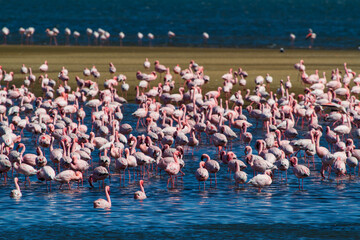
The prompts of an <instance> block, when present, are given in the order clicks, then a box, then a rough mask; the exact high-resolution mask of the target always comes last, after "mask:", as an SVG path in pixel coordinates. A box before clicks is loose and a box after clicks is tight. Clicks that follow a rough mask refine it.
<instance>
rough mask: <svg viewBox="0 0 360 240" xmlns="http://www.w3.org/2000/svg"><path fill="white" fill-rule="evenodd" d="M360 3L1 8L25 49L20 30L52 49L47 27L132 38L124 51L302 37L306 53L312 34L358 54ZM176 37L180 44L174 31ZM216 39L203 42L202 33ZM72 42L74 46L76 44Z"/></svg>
mask: <svg viewBox="0 0 360 240" xmlns="http://www.w3.org/2000/svg"><path fill="white" fill-rule="evenodd" d="M359 6H360V1H359V0H317V1H313V0H302V1H295V0H253V1H246V0H225V1H215V0H207V1H189V0H184V1H180V2H179V1H175V0H169V1H159V0H154V1H117V0H107V1H96V0H87V1H84V0H78V1H71V0H63V1H42V0H32V1H31V2H29V1H25V0H19V1H1V9H2V13H1V14H0V22H1V25H2V26H7V27H8V28H9V29H10V31H11V35H10V37H9V39H8V43H9V44H19V43H20V36H19V34H18V29H19V27H24V28H27V27H30V26H32V27H35V29H36V30H35V35H34V43H35V44H48V39H47V37H46V34H45V29H46V28H50V29H51V28H53V27H57V28H58V29H59V30H60V35H59V40H58V42H59V44H64V43H65V37H64V34H63V31H64V29H65V28H66V27H69V28H70V29H71V30H72V31H75V30H76V31H78V32H80V34H81V37H80V39H79V43H80V44H82V45H87V43H88V39H87V36H86V33H85V30H86V28H87V27H89V28H92V29H93V30H96V29H98V28H102V29H104V30H106V31H108V32H109V33H110V34H111V37H110V45H119V38H118V34H119V32H120V31H123V32H124V33H125V34H126V37H125V39H124V45H128V46H129V45H131V46H133V45H137V44H138V41H137V37H136V34H137V32H142V33H143V34H144V36H145V37H144V39H143V41H142V45H143V46H148V45H149V41H148V39H147V37H146V35H147V34H148V33H149V32H151V33H153V34H154V35H155V39H154V40H153V41H152V43H151V44H152V45H153V46H167V45H172V46H208V47H261V48H277V47H290V46H291V43H290V40H289V34H290V33H294V34H295V35H296V36H297V38H296V40H295V42H294V47H298V48H305V47H308V46H309V42H308V41H307V40H305V35H306V34H307V33H308V28H312V29H313V30H314V32H315V33H316V34H317V39H316V40H315V42H314V47H315V48H348V49H351V48H357V46H358V45H359V43H360V41H359V38H360V29H359V27H358V26H359V25H360V19H359V17H358V9H359ZM169 30H171V31H173V32H174V33H175V34H176V37H175V38H174V39H173V40H172V42H169V41H168V38H167V32H168V31H169ZM203 32H208V33H209V35H210V39H209V40H208V41H207V43H204V42H203V39H202V33H203ZM74 43H75V42H74V39H73V38H71V44H74Z"/></svg>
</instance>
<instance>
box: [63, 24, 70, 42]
mask: <svg viewBox="0 0 360 240" xmlns="http://www.w3.org/2000/svg"><path fill="white" fill-rule="evenodd" d="M64 34H65V38H66V42H65V44H66V45H69V44H70V35H71V30H70V28H65V31H64Z"/></svg>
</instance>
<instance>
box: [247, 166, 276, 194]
mask: <svg viewBox="0 0 360 240" xmlns="http://www.w3.org/2000/svg"><path fill="white" fill-rule="evenodd" d="M271 175H272V172H271V170H266V171H265V173H263V174H258V175H256V176H255V177H253V178H252V179H250V181H249V182H248V183H249V184H252V185H253V186H254V187H257V188H259V193H260V192H261V188H264V187H266V186H270V185H271V183H272V179H271Z"/></svg>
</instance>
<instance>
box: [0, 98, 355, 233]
mask: <svg viewBox="0 0 360 240" xmlns="http://www.w3.org/2000/svg"><path fill="white" fill-rule="evenodd" d="M136 107H137V106H136V105H134V104H126V105H124V111H123V113H124V120H123V123H125V122H127V123H130V124H131V125H133V127H135V126H136V125H135V124H136V121H135V119H133V118H132V117H131V113H132V112H133V111H134V110H135V109H136ZM87 110H89V109H87ZM87 118H89V114H88V116H87ZM86 120H87V121H86ZM86 120H85V122H90V119H86ZM250 121H252V120H250ZM252 123H253V124H254V126H253V127H251V128H250V129H249V130H250V132H252V134H253V136H259V137H260V136H262V134H263V130H262V128H261V124H259V127H258V128H255V125H256V123H255V122H254V121H252ZM89 129H91V128H89ZM140 132H143V131H141V129H140ZM134 135H137V133H134ZM203 137H204V138H203V141H204V142H203V143H202V144H201V145H200V147H198V148H197V149H196V151H195V152H194V155H193V156H192V154H191V150H190V151H188V152H186V154H185V157H184V159H185V162H186V166H185V168H184V169H183V171H184V172H185V174H186V175H185V176H184V177H183V180H181V179H180V178H179V181H178V183H177V185H176V186H175V188H174V189H171V188H167V187H166V182H167V177H166V176H164V174H162V176H161V177H159V176H156V177H155V176H153V177H151V178H150V179H148V178H147V177H146V178H145V191H146V194H147V196H148V198H147V199H146V200H144V201H136V200H134V199H133V194H134V192H135V191H137V190H139V186H138V182H133V181H131V182H128V178H127V177H126V180H127V181H126V184H125V186H121V187H120V184H119V175H117V174H114V175H113V176H112V178H111V182H109V180H108V179H107V180H106V184H109V185H110V186H111V199H112V208H111V209H110V210H99V209H94V208H93V201H94V200H96V199H98V198H105V194H104V190H103V189H100V190H99V188H98V185H97V183H95V188H94V189H91V188H89V185H88V183H87V182H86V181H84V185H83V186H82V187H80V188H79V189H77V188H76V186H77V184H75V183H74V184H73V186H72V187H73V189H72V190H67V189H65V190H58V187H59V184H57V183H53V190H52V191H51V192H48V191H47V190H46V185H45V183H41V182H38V181H37V179H36V177H32V178H31V181H32V185H31V187H26V188H24V184H23V177H22V176H20V181H21V183H20V187H21V189H22V193H23V196H22V198H21V199H19V200H14V199H11V198H10V197H9V194H10V191H11V189H13V188H14V184H13V180H11V179H10V181H8V183H7V184H4V183H3V181H1V185H0V193H1V194H0V202H1V203H2V204H1V207H0V209H1V214H2V215H1V216H2V217H1V218H0V226H2V233H1V235H0V238H2V237H1V236H3V237H5V236H10V234H11V236H13V237H14V238H16V239H18V238H21V239H39V238H51V239H53V238H57V239H59V238H64V237H66V238H75V237H80V238H84V239H90V238H136V239H138V238H147V239H158V238H159V237H161V238H190V237H191V238H199V239H205V238H208V237H214V236H216V237H215V238H249V239H264V238H269V239H289V238H295V239H320V238H323V239H337V238H338V239H342V238H352V239H358V238H359V235H360V228H359V224H358V220H359V219H360V206H359V204H358V201H359V199H360V194H359V193H360V184H359V178H358V177H355V178H353V179H349V178H346V179H345V180H343V181H342V182H340V183H337V181H336V180H335V179H334V176H332V178H331V180H321V177H320V174H319V169H320V159H318V158H317V157H316V158H315V163H316V170H313V167H311V170H312V172H311V176H310V177H309V178H307V179H305V181H304V190H301V191H300V190H299V189H298V182H297V179H296V177H295V176H294V175H293V173H292V170H291V169H289V171H288V181H287V183H286V182H285V180H284V179H283V180H281V177H280V176H279V175H278V174H276V175H275V177H274V179H273V184H272V185H271V186H270V187H268V188H265V189H263V191H262V192H261V193H258V191H257V189H255V188H253V187H252V186H250V185H246V186H240V187H235V186H234V181H233V180H232V176H229V173H228V172H227V168H226V166H224V165H223V164H221V170H220V172H219V173H218V175H217V176H218V183H217V185H214V183H213V184H212V185H211V186H210V185H209V181H207V183H206V189H205V190H204V189H203V188H202V187H201V188H200V189H199V185H198V182H197V181H196V179H195V176H194V172H195V170H196V169H197V168H198V165H199V164H198V163H199V161H200V156H201V154H203V153H209V155H210V156H211V157H212V158H216V150H215V148H214V147H212V146H211V145H210V144H209V143H207V142H205V136H203ZM23 142H24V143H25V144H26V146H27V149H26V153H29V152H35V146H34V141H31V136H30V135H29V133H27V132H26V131H25V137H24V139H23ZM254 143H255V140H253V141H252V145H254ZM322 145H325V143H324V142H323V143H322ZM233 151H234V152H235V153H236V154H237V156H238V157H241V158H243V155H244V144H242V143H240V142H238V141H235V142H233ZM46 156H47V157H48V156H49V154H48V151H46ZM93 157H94V158H93V159H94V162H95V164H94V166H95V167H96V166H97V160H98V157H97V151H95V152H93ZM48 160H49V161H50V159H48ZM300 164H303V160H300ZM50 165H52V163H51V161H50ZM89 172H90V173H91V171H89ZM246 172H247V173H248V179H250V178H251V177H252V174H253V173H252V171H251V169H250V168H249V167H248V168H247V169H246ZM10 174H11V173H9V175H10ZM84 179H87V178H86V177H85V178H84ZM65 188H66V187H65Z"/></svg>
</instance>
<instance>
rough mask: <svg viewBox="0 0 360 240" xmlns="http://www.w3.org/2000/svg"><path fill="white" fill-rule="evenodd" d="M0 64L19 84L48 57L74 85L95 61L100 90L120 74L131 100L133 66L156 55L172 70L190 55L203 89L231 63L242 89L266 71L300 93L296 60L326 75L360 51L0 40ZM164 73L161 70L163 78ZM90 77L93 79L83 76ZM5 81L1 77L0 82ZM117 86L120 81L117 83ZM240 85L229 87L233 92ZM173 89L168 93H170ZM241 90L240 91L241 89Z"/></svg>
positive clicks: (357, 64)
mask: <svg viewBox="0 0 360 240" xmlns="http://www.w3.org/2000/svg"><path fill="white" fill-rule="evenodd" d="M0 53H1V54H0V65H2V67H3V69H5V70H6V71H7V72H10V71H13V72H14V74H15V75H14V81H13V83H14V84H16V86H17V87H19V86H20V85H21V84H22V83H23V80H24V79H25V76H26V75H23V74H21V73H20V68H21V66H22V64H25V65H26V66H27V67H32V69H33V73H34V74H35V76H36V77H39V76H40V74H43V73H41V72H40V71H39V66H40V65H41V64H42V63H43V62H44V61H45V60H47V61H48V62H49V72H48V74H49V77H50V78H52V79H54V80H57V75H58V73H59V71H60V70H61V68H62V66H65V67H66V68H67V69H68V70H69V77H70V80H69V85H70V86H71V87H72V88H73V89H75V88H76V82H75V76H79V77H83V75H82V71H83V69H84V68H85V67H87V68H91V67H92V65H95V66H96V67H97V69H98V70H99V72H100V73H101V76H100V78H99V87H100V89H103V88H104V86H103V82H104V80H105V79H110V78H113V77H114V76H117V75H118V74H120V73H122V74H125V75H126V76H127V83H128V84H129V85H130V90H129V92H128V99H129V100H130V102H132V100H133V99H134V97H135V91H134V88H135V86H136V85H138V83H139V81H138V80H137V79H136V77H135V74H136V72H137V71H141V72H146V73H150V72H151V71H153V63H154V61H155V60H159V61H160V63H161V64H164V65H165V66H168V67H169V68H170V71H171V73H172V74H173V72H172V69H173V67H174V66H176V65H177V64H179V65H180V67H181V68H182V69H183V68H186V67H188V66H189V62H190V60H192V59H193V60H195V62H197V63H198V64H199V65H202V66H204V72H205V74H206V75H209V76H210V82H209V83H208V84H207V85H204V87H203V91H204V92H206V91H210V90H214V89H217V87H219V86H222V83H223V80H222V79H221V76H222V75H223V74H225V73H227V72H228V71H229V69H230V68H233V70H234V71H236V70H237V68H238V67H242V68H243V69H244V70H245V71H247V72H248V74H249V77H248V78H247V85H246V88H250V89H252V88H253V87H254V79H255V77H256V76H258V75H262V76H265V75H266V73H269V74H270V75H271V76H273V78H274V82H273V83H272V84H271V86H270V90H272V91H276V89H277V88H278V87H279V82H280V79H283V80H284V81H286V78H287V76H290V78H291V80H292V83H293V88H292V89H291V91H294V92H296V93H299V92H300V91H302V90H303V88H304V86H303V85H302V84H301V82H300V81H299V79H298V77H299V76H298V72H297V71H296V70H295V69H294V64H295V63H297V62H299V60H300V59H303V60H304V61H305V65H306V72H307V73H308V74H309V75H310V74H313V73H314V72H315V70H316V69H318V70H319V74H320V75H322V72H323V71H325V72H326V74H327V77H328V79H329V78H330V73H331V70H332V69H335V68H339V69H340V70H342V69H343V64H344V62H347V63H348V67H349V68H351V69H352V70H353V71H355V72H358V71H360V51H358V50H347V49H345V50H319V49H288V50H287V49H285V52H284V53H281V52H280V51H279V50H278V49H257V48H256V49H252V48H249V49H240V48H188V47H184V48H183V47H113V46H106V47H101V46H38V45H31V46H27V45H2V46H0ZM145 58H149V61H150V62H151V68H150V69H149V70H145V69H144V67H143V62H144V60H145ZM109 62H113V63H114V65H115V67H116V68H117V72H116V74H115V75H112V74H110V73H109V71H108V69H109V65H108V64H109ZM163 75H164V74H162V77H163ZM173 77H174V80H175V82H176V88H175V89H176V90H177V89H178V87H179V86H182V85H183V80H181V79H180V77H179V76H178V75H175V74H173ZM88 79H92V80H93V78H88ZM160 82H163V80H162V79H161V80H160V74H158V78H157V80H156V81H155V82H151V83H150V86H151V87H152V86H155V85H157V84H158V83H160ZM3 84H4V83H3V82H2V85H3ZM40 87H41V86H40V84H39V82H38V81H36V83H35V86H32V87H30V89H31V88H33V89H32V90H33V91H35V93H36V95H37V96H40V95H42V94H41V89H40ZM118 89H119V91H120V92H121V90H120V86H118ZM238 89H244V88H240V86H239V85H236V86H234V88H233V90H232V93H234V92H235V91H237V90H238ZM176 90H174V91H173V92H175V91H176ZM243 94H244V92H243Z"/></svg>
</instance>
